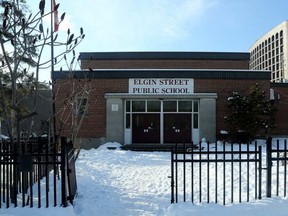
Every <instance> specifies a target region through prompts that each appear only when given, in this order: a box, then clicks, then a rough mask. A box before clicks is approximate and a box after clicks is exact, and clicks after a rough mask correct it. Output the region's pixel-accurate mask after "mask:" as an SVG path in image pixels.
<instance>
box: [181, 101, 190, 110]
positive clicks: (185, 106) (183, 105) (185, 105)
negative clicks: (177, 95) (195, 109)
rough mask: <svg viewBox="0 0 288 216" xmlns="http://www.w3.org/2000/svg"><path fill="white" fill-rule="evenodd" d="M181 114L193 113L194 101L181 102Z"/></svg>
mask: <svg viewBox="0 0 288 216" xmlns="http://www.w3.org/2000/svg"><path fill="white" fill-rule="evenodd" d="M178 105H179V108H178V109H179V112H192V101H179V102H178Z"/></svg>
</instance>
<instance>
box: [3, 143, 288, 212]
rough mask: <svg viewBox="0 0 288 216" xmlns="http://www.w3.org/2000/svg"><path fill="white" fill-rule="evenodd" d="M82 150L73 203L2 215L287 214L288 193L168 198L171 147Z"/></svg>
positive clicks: (111, 144)
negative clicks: (231, 200)
mask: <svg viewBox="0 0 288 216" xmlns="http://www.w3.org/2000/svg"><path fill="white" fill-rule="evenodd" d="M107 146H115V147H119V144H117V143H107V144H105V145H104V146H102V147H100V148H99V149H92V150H89V151H87V150H81V152H80V155H79V158H78V160H77V164H76V169H77V181H78V196H77V198H76V200H75V205H74V207H73V206H71V205H70V206H68V207H67V208H62V207H50V208H45V207H43V208H41V209H38V208H37V207H35V208H29V207H25V208H22V207H17V208H9V209H5V208H2V209H0V215H1V216H8V215H9V216H14V215H15V216H16V215H17V216H19V215H23V216H24V215H25V216H27V215H38V216H48V215H49V216H60V215H61V216H63V215H67V216H90V215H91V216H92V215H93V216H94V215H101V216H110V215H111V216H132V215H133V216H136V215H143V216H148V215H157V216H162V215H163V216H186V215H195V216H204V215H205V216H209V215H213V216H220V215H221V216H228V215H229V216H231V215H233V216H242V215H246V216H247V215H248V216H249V215H253V216H271V215H277V216H284V215H285V216H287V215H288V199H286V198H272V199H268V198H263V199H262V200H256V201H251V202H249V203H247V202H243V203H241V204H228V205H226V206H223V205H221V204H215V203H209V204H206V203H201V204H192V203H191V202H186V203H183V202H179V203H178V204H170V179H169V178H168V176H170V153H168V152H131V151H123V150H120V149H119V148H117V149H116V150H108V149H107V148H106V147H107Z"/></svg>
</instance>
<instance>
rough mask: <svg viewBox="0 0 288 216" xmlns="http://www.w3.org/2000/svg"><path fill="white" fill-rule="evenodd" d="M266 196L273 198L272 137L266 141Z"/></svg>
mask: <svg viewBox="0 0 288 216" xmlns="http://www.w3.org/2000/svg"><path fill="white" fill-rule="evenodd" d="M266 167H267V168H266V169H267V173H266V196H267V197H271V185H272V137H268V138H267V141H266Z"/></svg>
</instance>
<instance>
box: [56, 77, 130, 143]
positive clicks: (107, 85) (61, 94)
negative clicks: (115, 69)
mask: <svg viewBox="0 0 288 216" xmlns="http://www.w3.org/2000/svg"><path fill="white" fill-rule="evenodd" d="M83 83H84V81H83V80H81V81H80V82H79V81H78V80H75V86H78V87H79V86H83ZM88 84H89V85H91V87H90V90H91V91H90V94H89V106H88V112H87V113H88V115H87V116H86V117H85V119H84V121H83V123H82V125H81V128H80V131H79V133H78V137H82V138H89V137H90V138H92V137H105V136H106V99H105V98H104V96H105V93H123V92H128V79H99V80H91V82H89V83H88ZM70 86H71V80H57V82H56V84H55V87H54V89H55V91H57V93H56V104H55V105H56V111H57V117H56V123H57V124H56V127H57V128H59V127H60V124H59V119H61V118H62V119H63V117H62V115H63V100H64V99H65V98H66V97H67V95H69V92H70V90H71V88H70ZM75 88H76V87H75ZM70 107H71V106H70ZM69 112H71V109H68V110H66V111H65V113H66V116H67V115H68V114H69ZM71 121H72V118H71V117H70V118H68V121H67V122H66V124H65V131H63V135H65V136H68V137H69V133H70V128H71Z"/></svg>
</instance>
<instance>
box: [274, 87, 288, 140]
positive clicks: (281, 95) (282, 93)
mask: <svg viewBox="0 0 288 216" xmlns="http://www.w3.org/2000/svg"><path fill="white" fill-rule="evenodd" d="M271 88H272V89H273V90H274V95H275V105H276V107H277V108H278V112H277V114H276V124H277V128H275V129H274V130H273V134H274V135H288V114H287V113H288V85H283V86H281V85H280V86H277V85H276V86H275V85H273V84H272V87H271Z"/></svg>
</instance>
